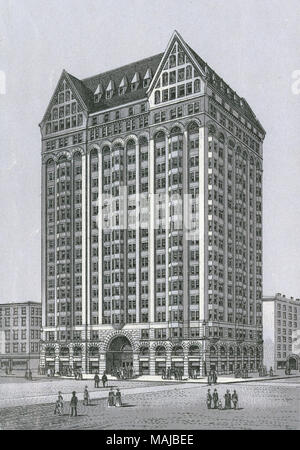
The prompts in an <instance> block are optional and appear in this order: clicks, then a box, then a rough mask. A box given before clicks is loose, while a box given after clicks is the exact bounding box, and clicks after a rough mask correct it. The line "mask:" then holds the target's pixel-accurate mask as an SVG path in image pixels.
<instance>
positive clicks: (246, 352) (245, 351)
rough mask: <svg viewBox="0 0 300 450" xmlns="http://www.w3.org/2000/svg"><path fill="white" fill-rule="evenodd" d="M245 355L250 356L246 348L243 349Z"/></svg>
mask: <svg viewBox="0 0 300 450" xmlns="http://www.w3.org/2000/svg"><path fill="white" fill-rule="evenodd" d="M243 353H244V356H247V355H248V350H247V348H246V347H244V348H243Z"/></svg>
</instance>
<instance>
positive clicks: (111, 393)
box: [107, 387, 115, 408]
mask: <svg viewBox="0 0 300 450" xmlns="http://www.w3.org/2000/svg"><path fill="white" fill-rule="evenodd" d="M107 406H108V407H109V408H110V407H111V406H115V393H114V391H113V388H112V387H111V388H110V391H109V393H108V400H107Z"/></svg>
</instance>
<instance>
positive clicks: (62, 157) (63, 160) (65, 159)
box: [58, 155, 67, 164]
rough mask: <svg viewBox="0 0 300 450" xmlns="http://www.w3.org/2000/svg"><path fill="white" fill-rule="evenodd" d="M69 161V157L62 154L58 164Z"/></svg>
mask: <svg viewBox="0 0 300 450" xmlns="http://www.w3.org/2000/svg"><path fill="white" fill-rule="evenodd" d="M65 162H67V157H66V156H65V155H61V156H60V157H59V160H58V164H63V163H65Z"/></svg>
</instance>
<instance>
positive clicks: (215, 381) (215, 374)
mask: <svg viewBox="0 0 300 450" xmlns="http://www.w3.org/2000/svg"><path fill="white" fill-rule="evenodd" d="M217 381H218V376H217V372H216V371H215V370H214V371H213V382H214V384H217Z"/></svg>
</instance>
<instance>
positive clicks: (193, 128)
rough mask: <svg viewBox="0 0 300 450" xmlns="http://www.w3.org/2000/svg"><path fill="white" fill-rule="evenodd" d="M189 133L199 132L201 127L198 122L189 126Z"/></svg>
mask: <svg viewBox="0 0 300 450" xmlns="http://www.w3.org/2000/svg"><path fill="white" fill-rule="evenodd" d="M188 132H189V133H190V134H195V133H198V132H199V125H198V124H197V123H196V122H192V123H190V124H189V127H188Z"/></svg>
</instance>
